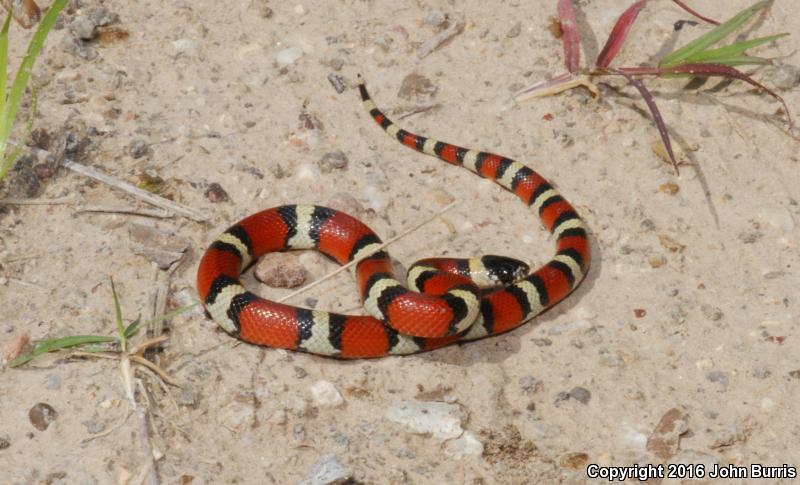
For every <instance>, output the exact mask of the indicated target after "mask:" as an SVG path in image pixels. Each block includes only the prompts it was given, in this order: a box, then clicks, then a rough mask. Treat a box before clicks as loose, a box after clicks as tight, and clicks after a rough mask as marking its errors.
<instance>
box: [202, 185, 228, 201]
mask: <svg viewBox="0 0 800 485" xmlns="http://www.w3.org/2000/svg"><path fill="white" fill-rule="evenodd" d="M206 199H208V200H209V202H211V203H212V204H219V203H220V202H228V201H229V200H230V199H231V198H230V197H229V196H228V193H227V192H226V191H225V189H223V188H222V186H221V185H220V184H218V183H216V182H212V183H210V184H208V188H207V189H206Z"/></svg>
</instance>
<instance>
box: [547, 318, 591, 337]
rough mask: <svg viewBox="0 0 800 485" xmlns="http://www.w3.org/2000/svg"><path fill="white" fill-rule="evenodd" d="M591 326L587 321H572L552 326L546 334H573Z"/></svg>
mask: <svg viewBox="0 0 800 485" xmlns="http://www.w3.org/2000/svg"><path fill="white" fill-rule="evenodd" d="M591 326H592V324H591V323H590V322H589V320H574V321H572V322H566V323H561V324H556V325H553V326H552V327H550V328H549V329H547V334H548V335H561V334H562V333H568V332H574V331H576V330H585V329H587V328H589V327H591Z"/></svg>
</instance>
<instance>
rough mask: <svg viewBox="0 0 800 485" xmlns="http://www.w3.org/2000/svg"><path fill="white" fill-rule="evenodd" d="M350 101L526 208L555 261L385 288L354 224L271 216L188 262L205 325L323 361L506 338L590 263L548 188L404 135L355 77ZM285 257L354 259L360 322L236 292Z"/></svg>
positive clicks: (370, 245)
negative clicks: (264, 262)
mask: <svg viewBox="0 0 800 485" xmlns="http://www.w3.org/2000/svg"><path fill="white" fill-rule="evenodd" d="M359 91H360V94H361V99H362V101H363V104H364V107H365V108H366V110H367V111H368V112H369V114H370V116H372V118H373V119H374V120H375V122H376V123H378V124H379V125H380V126H381V127H382V128H383V129H384V130H385V131H386V132H387V133H388V134H389V135H390V136H392V137H394V138H396V139H397V140H398V141H400V142H401V143H402V144H404V145H406V146H407V147H409V148H413V149H414V150H417V151H419V152H423V153H426V154H428V155H432V156H435V157H438V158H440V159H441V160H443V161H445V162H447V163H450V164H453V165H461V166H463V167H465V168H467V169H469V170H471V171H473V172H475V173H476V174H477V175H479V176H480V177H483V178H488V179H491V180H493V181H495V182H496V183H498V184H499V185H501V186H502V187H504V188H505V189H507V190H509V191H511V192H513V193H514V194H516V195H517V196H518V197H519V198H520V199H522V201H523V202H525V203H526V204H528V206H529V207H530V208H531V210H532V211H533V212H534V213H535V214H537V215H538V216H539V219H540V220H541V222H542V224H543V225H544V227H545V228H546V229H547V230H548V231H550V233H551V234H552V236H553V237H554V239H555V241H556V254H555V256H554V257H553V258H552V259H551V260H550V261H549V262H547V263H546V264H544V265H543V266H542V267H540V268H539V269H537V270H536V271H534V272H532V273H530V274H529V271H528V267H527V265H525V264H524V263H521V262H519V261H517V260H513V259H510V258H504V257H499V256H485V257H483V258H473V259H471V260H455V259H429V260H423V261H421V262H418V263H416V264H415V265H413V266H412V267H411V268H410V269H409V271H408V273H409V274H408V280H409V287H406V286H404V285H403V284H401V283H400V282H399V281H397V280H396V279H395V278H394V276H393V274H392V268H391V266H392V264H391V261H390V258H389V255H388V254H387V253H386V251H383V250H379V251H375V250H376V249H377V248H379V246H380V245H381V240H380V239H379V238H378V236H377V235H376V234H375V233H374V232H372V230H371V229H369V228H368V227H367V226H366V225H364V224H363V223H361V222H360V221H358V220H356V219H354V218H353V217H351V216H348V215H347V214H344V213H343V212H340V211H337V210H334V209H329V208H326V207H322V206H315V205H285V206H280V207H275V208H272V209H267V210H264V211H261V212H258V213H256V214H253V215H251V216H249V217H247V218H245V219H243V220H241V221H240V222H238V223H237V224H235V225H233V226H232V227H230V228H229V229H228V230H226V231H225V232H224V233H223V234H222V235H221V236H219V238H217V240H216V241H214V243H212V244H211V246H210V247H209V248H208V250H207V251H206V252H205V254H204V255H203V257H202V259H201V261H200V266H199V268H198V270H197V289H198V293H199V295H200V298H201V301H202V302H203V305H204V307H205V309H206V311H207V312H208V314H209V315H210V316H211V318H212V319H213V320H214V321H215V322H216V323H217V324H219V325H220V326H221V327H222V328H223V329H225V330H226V331H227V332H228V333H230V334H232V335H234V336H236V337H238V338H240V339H241V340H244V341H246V342H250V343H254V344H259V345H265V346H270V347H278V348H284V349H292V350H300V351H306V352H310V353H314V354H319V355H325V356H332V357H338V358H347V359H351V358H365V357H380V356H384V355H390V354H395V355H396V354H412V353H416V352H422V351H427V350H431V349H435V348H438V347H442V346H444V345H447V344H449V343H452V342H455V341H464V340H473V339H477V338H481V337H486V336H489V335H495V334H498V333H502V332H505V331H508V330H510V329H512V328H515V327H517V326H519V325H520V324H522V323H523V322H525V321H527V320H529V319H530V318H532V317H534V316H535V315H537V314H539V313H541V312H542V311H543V310H545V309H547V308H549V307H551V306H553V305H555V304H556V303H558V302H559V301H561V300H562V299H564V298H565V297H566V296H567V295H568V294H569V293H570V292H571V291H572V290H573V289H575V287H576V286H577V285H578V284H579V283H580V282H581V280H582V279H583V277H584V276H585V274H586V272H587V270H588V268H589V263H590V250H589V243H588V239H587V233H586V228H585V226H584V223H583V221H582V220H581V219H580V217H579V216H578V214H577V212H576V211H575V209H574V208H573V207H572V205H570V204H569V202H567V201H566V200H565V199H564V198H563V197H562V196H561V195H559V194H558V192H556V190H555V189H554V188H553V186H552V185H550V183H548V182H547V181H546V180H545V179H544V178H543V177H541V176H540V175H539V174H538V173H536V172H535V171H533V170H532V169H530V168H528V167H527V166H525V165H523V164H522V163H519V162H517V161H514V160H511V159H509V158H506V157H503V156H500V155H495V154H493V153H487V152H482V151H477V150H470V149H467V148H461V147H459V146H456V145H451V144H449V143H444V142H440V141H436V140H434V139H431V138H425V137H422V136H419V135H415V134H413V133H409V132H408V131H406V130H404V129H402V128H400V127H398V126H397V125H395V124H394V123H393V122H392V121H391V120H389V118H387V117H386V115H384V114H383V113H382V112H381V111H380V110H379V109H378V108H377V107H376V106H375V103H374V102H373V101H372V99H371V98H370V96H369V94H368V93H367V89H366V87H365V85H364V83H363V81H362V80H361V79H360V78H359ZM290 249H316V250H317V251H320V252H321V253H323V254H325V255H326V256H328V257H330V258H332V259H333V260H335V261H336V262H338V263H339V264H347V263H349V262H351V261H353V260H358V262H357V264H356V266H355V268H356V269H355V274H356V279H357V283H358V288H359V290H360V292H361V298H362V301H363V304H364V308H365V310H366V312H367V313H369V315H370V316H353V315H340V314H336V313H330V312H326V311H318V310H309V309H306V308H299V307H295V306H291V305H285V304H282V303H277V302H274V301H270V300H267V299H264V298H261V297H259V296H257V295H255V294H253V293H251V292H249V291H247V290H246V289H245V288H244V286H242V284H241V282H240V281H239V277H240V275H241V272H242V270H244V269H246V268H247V267H248V266H249V265H250V264H251V263H252V262H254V261H255V260H257V258H259V257H260V256H261V255H263V254H265V253H269V252H273V251H286V250H290ZM479 286H480V288H479ZM415 289H416V290H418V291H414V290H415Z"/></svg>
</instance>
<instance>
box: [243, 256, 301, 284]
mask: <svg viewBox="0 0 800 485" xmlns="http://www.w3.org/2000/svg"><path fill="white" fill-rule="evenodd" d="M254 274H255V277H256V279H257V280H258V281H260V282H262V283H264V284H265V285H267V286H271V287H273V288H296V287H298V286H300V285H302V284H303V283H305V281H306V278H307V272H306V269H305V268H304V267H303V265H301V264H300V261H299V260H298V259H297V256H295V255H294V254H287V253H270V254H267V255H265V256H264V257H263V258H261V260H260V261H259V262H258V264H257V265H256V268H255V271H254Z"/></svg>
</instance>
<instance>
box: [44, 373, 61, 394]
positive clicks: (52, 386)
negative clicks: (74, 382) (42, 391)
mask: <svg viewBox="0 0 800 485" xmlns="http://www.w3.org/2000/svg"><path fill="white" fill-rule="evenodd" d="M45 386H46V387H47V389H49V390H51V391H56V390H58V389H60V388H61V376H59V375H58V374H51V375H49V376H48V377H47V383H46V384H45Z"/></svg>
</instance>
